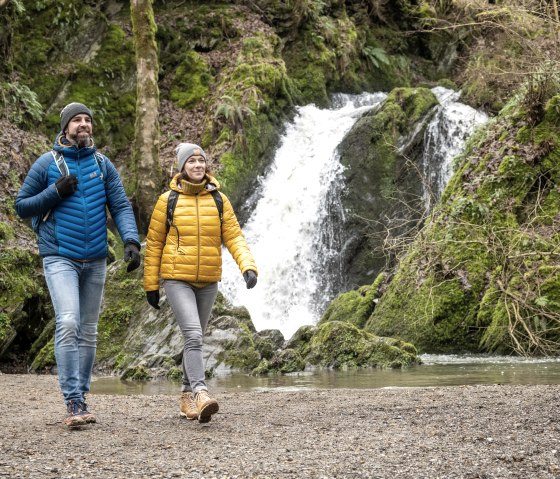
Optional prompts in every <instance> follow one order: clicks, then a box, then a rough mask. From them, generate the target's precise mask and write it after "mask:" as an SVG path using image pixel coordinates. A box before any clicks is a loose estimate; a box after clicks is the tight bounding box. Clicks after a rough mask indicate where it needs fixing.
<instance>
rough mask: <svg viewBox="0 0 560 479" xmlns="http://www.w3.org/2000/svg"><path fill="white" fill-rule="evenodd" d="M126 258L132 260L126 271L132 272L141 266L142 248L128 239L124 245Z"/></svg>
mask: <svg viewBox="0 0 560 479" xmlns="http://www.w3.org/2000/svg"><path fill="white" fill-rule="evenodd" d="M124 260H125V261H130V264H129V265H128V267H127V268H126V272H127V273H130V272H131V271H134V270H135V269H136V268H138V266H140V250H139V249H138V246H136V245H135V244H134V243H132V242H131V241H127V242H126V243H125V245H124Z"/></svg>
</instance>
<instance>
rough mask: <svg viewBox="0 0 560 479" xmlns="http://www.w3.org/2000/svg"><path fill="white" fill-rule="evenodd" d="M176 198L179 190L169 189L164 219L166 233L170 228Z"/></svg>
mask: <svg viewBox="0 0 560 479" xmlns="http://www.w3.org/2000/svg"><path fill="white" fill-rule="evenodd" d="M178 199H179V192H178V191H175V190H171V193H169V196H168V197H167V219H166V221H165V231H166V233H169V228H171V225H172V224H173V211H175V206H176V205H177V200H178Z"/></svg>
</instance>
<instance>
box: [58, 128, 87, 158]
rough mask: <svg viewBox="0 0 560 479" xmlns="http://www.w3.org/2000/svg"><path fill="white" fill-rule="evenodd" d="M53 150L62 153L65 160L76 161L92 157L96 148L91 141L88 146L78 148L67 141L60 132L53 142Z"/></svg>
mask: <svg viewBox="0 0 560 479" xmlns="http://www.w3.org/2000/svg"><path fill="white" fill-rule="evenodd" d="M54 150H55V151H58V152H60V153H62V154H63V155H64V156H65V157H66V158H74V159H76V158H83V157H85V156H88V155H92V154H93V153H95V151H96V150H97V147H96V146H95V143H94V141H93V139H92V141H91V145H90V146H83V147H81V148H78V147H77V146H76V145H73V144H72V143H70V142H69V141H68V138H66V135H65V134H64V133H63V132H60V133H59V134H58V135H57V137H56V140H55V141H54Z"/></svg>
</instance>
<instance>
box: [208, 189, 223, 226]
mask: <svg viewBox="0 0 560 479" xmlns="http://www.w3.org/2000/svg"><path fill="white" fill-rule="evenodd" d="M210 194H211V195H212V198H214V203H216V208H218V214H219V215H220V229H221V228H222V223H223V221H224V199H223V198H222V195H221V194H220V192H219V191H218V190H211V191H210Z"/></svg>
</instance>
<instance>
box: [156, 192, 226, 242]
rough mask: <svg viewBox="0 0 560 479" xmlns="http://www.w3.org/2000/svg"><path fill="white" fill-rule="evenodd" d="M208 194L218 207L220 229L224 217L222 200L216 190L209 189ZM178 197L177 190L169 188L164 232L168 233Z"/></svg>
mask: <svg viewBox="0 0 560 479" xmlns="http://www.w3.org/2000/svg"><path fill="white" fill-rule="evenodd" d="M210 194H211V195H212V198H214V203H216V208H218V214H219V215H220V229H222V221H223V219H224V200H223V198H222V195H220V192H219V191H218V190H211V191H210ZM178 199H179V192H178V191H175V190H171V193H169V197H168V198H167V219H166V221H165V227H166V230H165V232H166V233H169V228H170V227H171V225H172V224H173V212H174V211H175V206H177V200H178Z"/></svg>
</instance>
